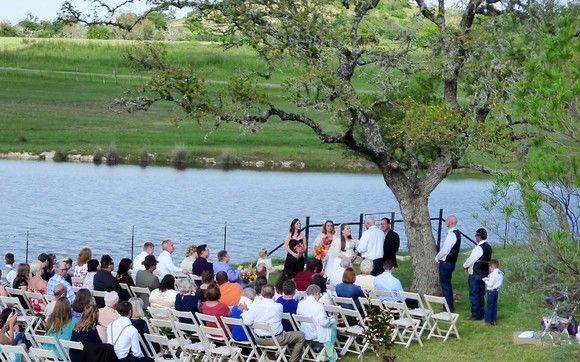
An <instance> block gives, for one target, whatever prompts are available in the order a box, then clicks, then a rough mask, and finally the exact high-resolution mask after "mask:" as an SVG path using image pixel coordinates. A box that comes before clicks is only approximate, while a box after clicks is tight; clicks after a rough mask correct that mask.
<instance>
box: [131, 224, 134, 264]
mask: <svg viewBox="0 0 580 362" xmlns="http://www.w3.org/2000/svg"><path fill="white" fill-rule="evenodd" d="M134 250H135V225H133V227H132V228H131V260H133V251H134Z"/></svg>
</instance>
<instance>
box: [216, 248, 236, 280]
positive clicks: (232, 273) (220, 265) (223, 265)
mask: <svg viewBox="0 0 580 362" xmlns="http://www.w3.org/2000/svg"><path fill="white" fill-rule="evenodd" d="M240 269H241V266H240V267H239V268H238V269H237V270H234V268H232V267H231V265H230V256H229V255H228V252H227V251H225V250H222V251H220V252H219V253H218V261H217V262H215V263H213V275H217V273H219V272H221V271H223V272H225V273H226V274H227V275H228V280H229V281H230V282H232V283H239V282H240Z"/></svg>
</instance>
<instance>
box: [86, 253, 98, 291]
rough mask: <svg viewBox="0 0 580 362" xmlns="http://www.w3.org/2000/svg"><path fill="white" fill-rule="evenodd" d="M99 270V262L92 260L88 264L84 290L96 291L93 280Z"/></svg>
mask: <svg viewBox="0 0 580 362" xmlns="http://www.w3.org/2000/svg"><path fill="white" fill-rule="evenodd" d="M98 270H99V261H98V260H97V259H91V260H89V261H88V262H87V275H85V280H84V282H83V288H85V289H88V290H94V289H95V288H94V286H93V279H94V278H95V274H97V271H98Z"/></svg>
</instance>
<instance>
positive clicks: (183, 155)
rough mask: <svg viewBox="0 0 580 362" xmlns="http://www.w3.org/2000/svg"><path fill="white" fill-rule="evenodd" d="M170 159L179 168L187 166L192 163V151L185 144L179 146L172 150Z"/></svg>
mask: <svg viewBox="0 0 580 362" xmlns="http://www.w3.org/2000/svg"><path fill="white" fill-rule="evenodd" d="M169 161H170V162H171V164H172V165H173V166H175V167H177V168H179V169H182V168H186V167H187V166H189V165H190V164H191V151H189V150H188V149H187V148H186V147H185V146H177V147H175V148H174V149H173V151H172V152H171V156H170V158H169Z"/></svg>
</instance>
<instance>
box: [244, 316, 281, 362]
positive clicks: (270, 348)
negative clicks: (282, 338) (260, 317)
mask: <svg viewBox="0 0 580 362" xmlns="http://www.w3.org/2000/svg"><path fill="white" fill-rule="evenodd" d="M252 331H253V333H254V335H255V336H256V340H255V342H256V346H257V347H258V348H259V350H260V352H261V354H260V359H259V361H262V360H264V359H265V360H268V352H270V353H274V354H275V355H276V357H277V358H276V361H275V362H280V361H284V362H288V359H287V358H286V351H287V350H288V346H282V345H280V342H279V341H278V339H277V338H276V336H274V332H272V328H271V327H270V325H269V324H268V323H254V324H253V325H252ZM256 331H260V332H261V333H262V334H266V335H269V336H273V337H266V338H262V337H260V334H256ZM266 340H272V341H274V344H273V345H272V344H264V342H265V341H266Z"/></svg>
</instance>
